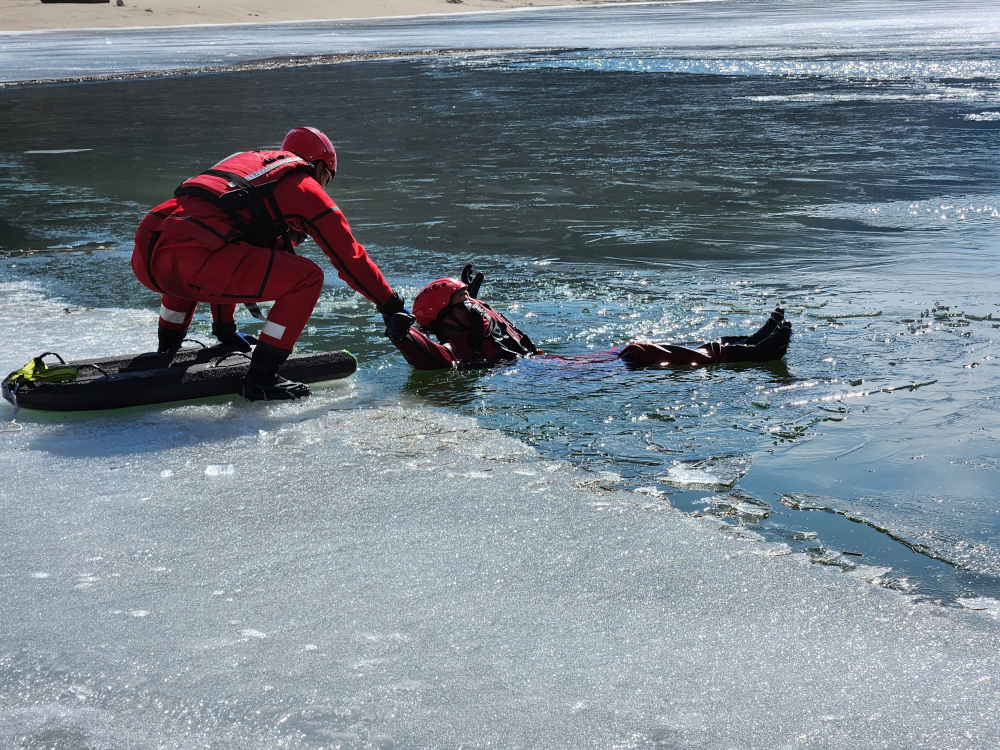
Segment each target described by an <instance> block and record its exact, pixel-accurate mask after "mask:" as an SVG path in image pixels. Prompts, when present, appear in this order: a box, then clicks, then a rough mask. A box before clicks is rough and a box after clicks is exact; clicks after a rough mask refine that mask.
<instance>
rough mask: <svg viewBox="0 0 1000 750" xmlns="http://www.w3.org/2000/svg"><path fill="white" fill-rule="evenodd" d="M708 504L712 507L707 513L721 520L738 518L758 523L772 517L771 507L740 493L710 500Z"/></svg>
mask: <svg viewBox="0 0 1000 750" xmlns="http://www.w3.org/2000/svg"><path fill="white" fill-rule="evenodd" d="M708 503H709V506H710V507H709V508H708V509H707V510H706V511H705V512H706V513H707V514H709V515H713V516H718V517H719V518H737V519H739V520H741V521H747V522H749V523H756V522H758V521H763V520H764V519H765V518H767V517H768V516H769V515H771V506H770V505H768V504H767V503H766V502H764V501H763V500H758V499H757V498H755V497H753V496H752V495H747V494H745V493H743V492H739V491H735V492H730V493H728V494H726V495H717V496H715V497H711V498H708Z"/></svg>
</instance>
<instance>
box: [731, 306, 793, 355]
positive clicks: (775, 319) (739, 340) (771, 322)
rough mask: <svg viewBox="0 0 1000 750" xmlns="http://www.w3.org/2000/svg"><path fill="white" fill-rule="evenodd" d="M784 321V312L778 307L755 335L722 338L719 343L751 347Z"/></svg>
mask: <svg viewBox="0 0 1000 750" xmlns="http://www.w3.org/2000/svg"><path fill="white" fill-rule="evenodd" d="M784 319H785V311H784V310H783V309H782V308H780V307H776V308H774V312H773V313H771V317H769V318H768V319H767V320H766V321H764V325H762V326H761V327H760V330H758V331H757V332H756V333H752V334H750V335H749V336H723V337H721V338H720V339H719V343H722V344H725V345H726V346H731V345H733V344H750V345H751V346H753V345H754V344H759V343H760V342H761V341H763V340H764V339H766V338H767V337H768V336H770V335H771V334H772V333H774V329H775V328H777V327H778V326H779V325H781V321H783V320H784Z"/></svg>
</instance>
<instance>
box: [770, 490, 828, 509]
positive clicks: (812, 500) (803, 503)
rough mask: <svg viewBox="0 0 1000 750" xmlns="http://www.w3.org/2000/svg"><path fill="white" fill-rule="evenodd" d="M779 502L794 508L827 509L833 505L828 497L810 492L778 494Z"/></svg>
mask: <svg viewBox="0 0 1000 750" xmlns="http://www.w3.org/2000/svg"><path fill="white" fill-rule="evenodd" d="M778 502H780V503H781V504H782V505H784V506H786V507H788V508H791V509H792V510H827V509H828V508H830V507H831V506H830V501H829V500H828V499H827V498H825V497H821V496H819V495H810V494H809V493H808V492H796V493H795V494H794V495H793V494H791V493H787V494H784V495H778Z"/></svg>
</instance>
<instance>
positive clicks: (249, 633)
mask: <svg viewBox="0 0 1000 750" xmlns="http://www.w3.org/2000/svg"><path fill="white" fill-rule="evenodd" d="M242 635H243V637H244V638H261V639H263V638H267V633H261V632H260V631H259V630H254V629H253V628H246V629H244V631H243V633H242Z"/></svg>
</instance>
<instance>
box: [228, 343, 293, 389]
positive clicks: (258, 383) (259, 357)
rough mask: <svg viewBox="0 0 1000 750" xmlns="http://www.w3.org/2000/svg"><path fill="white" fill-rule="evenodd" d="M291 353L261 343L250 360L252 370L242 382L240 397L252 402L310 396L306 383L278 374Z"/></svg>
mask: <svg viewBox="0 0 1000 750" xmlns="http://www.w3.org/2000/svg"><path fill="white" fill-rule="evenodd" d="M289 354H291V352H290V351H289V350H288V349H279V348H278V347H276V346H271V345H270V344H265V343H259V344H257V347H256V348H255V349H254V350H253V356H252V357H251V358H250V369H249V370H248V371H247V374H246V375H244V376H243V379H242V380H241V381H240V395H242V396H244V397H245V398H248V399H249V400H251V401H287V400H290V399H297V398H302V397H303V396H308V395H309V387H308V386H307V385H305V384H304V383H296V382H295V381H293V380H286V379H285V378H283V377H281V376H280V375H279V374H278V368H280V367H281V365H282V364H284V362H285V360H286V359H288V355H289Z"/></svg>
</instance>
